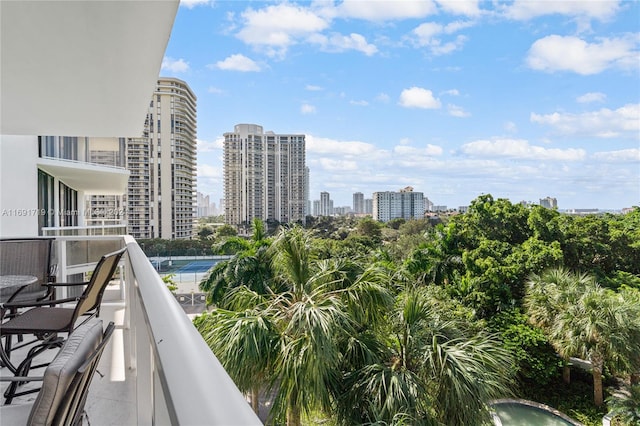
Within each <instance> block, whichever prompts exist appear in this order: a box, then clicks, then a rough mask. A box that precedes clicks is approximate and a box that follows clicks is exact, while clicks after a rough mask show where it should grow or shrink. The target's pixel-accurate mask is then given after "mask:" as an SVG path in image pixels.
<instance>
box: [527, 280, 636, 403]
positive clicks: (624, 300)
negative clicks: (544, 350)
mask: <svg viewBox="0 0 640 426" xmlns="http://www.w3.org/2000/svg"><path fill="white" fill-rule="evenodd" d="M556 278H562V279H561V280H556V281H554V279H556ZM525 306H526V307H527V310H528V313H529V315H530V316H531V320H532V322H534V324H538V325H540V326H541V327H542V328H543V329H544V330H545V331H546V332H547V333H548V335H549V339H550V342H551V344H552V345H553V346H554V348H555V349H556V351H557V352H558V353H559V354H560V356H562V357H563V359H565V360H568V359H569V357H572V356H574V357H579V358H582V359H586V360H589V361H590V362H591V365H592V375H593V389H594V390H593V392H594V402H595V404H596V405H597V406H600V405H602V403H603V389H602V373H603V371H604V367H605V365H608V366H609V367H610V368H611V369H612V370H613V371H614V372H620V373H630V372H634V371H636V369H637V368H638V365H637V364H638V353H640V320H639V318H640V306H638V304H637V303H634V299H633V298H630V297H625V295H624V294H623V293H616V292H613V291H611V290H607V289H603V288H601V287H600V286H599V285H598V284H597V283H596V282H595V280H594V279H593V278H592V277H590V276H588V275H584V274H583V275H578V274H572V273H570V272H567V271H550V272H548V273H545V274H543V275H542V277H537V276H534V277H533V278H532V280H530V283H529V288H528V294H527V296H526V298H525Z"/></svg>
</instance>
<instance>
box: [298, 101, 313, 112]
mask: <svg viewBox="0 0 640 426" xmlns="http://www.w3.org/2000/svg"><path fill="white" fill-rule="evenodd" d="M300 112H301V113H302V114H315V113H316V107H315V106H313V105H310V104H306V103H305V104H302V106H301V107H300Z"/></svg>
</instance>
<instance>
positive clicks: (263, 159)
mask: <svg viewBox="0 0 640 426" xmlns="http://www.w3.org/2000/svg"><path fill="white" fill-rule="evenodd" d="M305 161H306V160H305V135H303V134H275V133H274V132H266V133H265V132H264V130H263V128H262V126H258V125H256V124H237V125H235V126H234V130H233V132H229V133H225V134H224V160H223V164H224V199H225V209H224V217H225V222H226V223H228V224H231V225H243V226H249V225H250V224H251V221H252V220H253V219H254V218H259V219H262V220H264V221H269V220H275V221H278V222H281V223H292V222H298V221H300V222H304V220H305V208H306V204H307V199H306V197H305V191H306V172H305V169H306V164H305Z"/></svg>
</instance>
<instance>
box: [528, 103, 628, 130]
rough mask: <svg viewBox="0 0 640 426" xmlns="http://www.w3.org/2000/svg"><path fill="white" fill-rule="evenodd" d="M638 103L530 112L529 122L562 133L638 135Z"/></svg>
mask: <svg viewBox="0 0 640 426" xmlns="http://www.w3.org/2000/svg"><path fill="white" fill-rule="evenodd" d="M639 117H640V104H627V105H625V106H623V107H620V108H618V109H615V110H611V109H608V108H602V109H600V110H598V111H591V112H585V113H581V114H571V113H559V112H555V113H553V114H536V113H531V122H533V123H538V124H543V125H547V126H550V127H551V128H553V129H554V130H555V131H557V132H558V133H560V134H564V135H588V136H595V137H601V138H612V137H619V136H621V135H624V134H627V135H628V136H630V137H633V138H639V137H640V119H639Z"/></svg>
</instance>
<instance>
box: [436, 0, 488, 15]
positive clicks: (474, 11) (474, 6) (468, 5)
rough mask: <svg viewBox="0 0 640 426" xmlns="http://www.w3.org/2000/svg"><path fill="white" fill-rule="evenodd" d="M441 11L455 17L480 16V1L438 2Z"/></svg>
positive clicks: (457, 0) (447, 0)
mask: <svg viewBox="0 0 640 426" xmlns="http://www.w3.org/2000/svg"><path fill="white" fill-rule="evenodd" d="M436 1H437V2H438V5H439V6H440V8H441V9H443V10H444V11H445V12H449V13H452V14H454V15H465V16H478V15H480V13H481V11H480V7H479V5H478V0H455V1H451V0H436Z"/></svg>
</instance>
